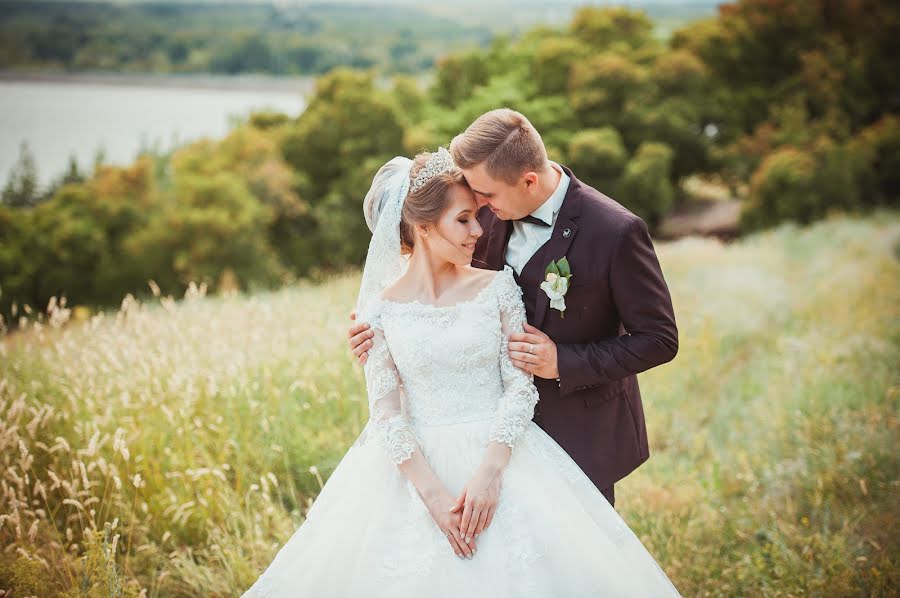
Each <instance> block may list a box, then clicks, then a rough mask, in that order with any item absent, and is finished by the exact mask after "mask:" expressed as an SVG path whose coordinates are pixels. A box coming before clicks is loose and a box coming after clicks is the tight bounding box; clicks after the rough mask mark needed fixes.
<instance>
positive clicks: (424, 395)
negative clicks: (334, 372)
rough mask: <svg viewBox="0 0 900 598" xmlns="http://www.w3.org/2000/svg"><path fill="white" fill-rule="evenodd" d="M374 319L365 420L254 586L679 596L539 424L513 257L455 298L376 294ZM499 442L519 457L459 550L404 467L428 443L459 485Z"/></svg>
mask: <svg viewBox="0 0 900 598" xmlns="http://www.w3.org/2000/svg"><path fill="white" fill-rule="evenodd" d="M369 322H370V323H371V324H372V327H373V329H374V330H375V333H376V336H375V339H374V340H375V343H374V346H373V348H372V350H371V351H370V355H369V359H368V361H367V363H366V366H365V371H366V382H367V389H368V393H369V405H370V418H369V421H368V423H367V424H366V426H365V428H364V429H363V430H362V432H361V433H360V435H359V438H357V440H356V442H355V443H354V444H353V445H352V446H351V447H350V449H349V450H348V451H347V453H346V455H345V456H344V457H343V459H342V460H341V462H340V463H339V464H338V466H337V468H336V469H335V470H334V472H333V473H332V475H331V477H330V478H329V479H328V481H327V482H326V483H325V485H324V487H323V488H322V490H321V492H320V494H319V496H318V498H317V499H316V500H315V502H314V503H313V505H312V507H311V508H310V511H309V513H308V515H307V519H306V520H305V521H304V522H303V524H302V525H300V527H299V528H297V530H296V531H295V533H294V534H293V535H292V536H291V537H290V538H289V539H288V540H287V542H286V543H285V544H284V545H283V546H282V547H281V549H280V550H279V551H278V552H277V554H276V555H275V557H274V559H273V560H272V561H271V563H270V564H269V566H268V567H267V568H266V569H265V571H264V572H263V573H262V575H261V576H260V577H259V578H258V579H257V581H256V582H255V583H254V584H253V585H252V587H250V588H249V590H247V592H246V593H245V594H244V596H245V597H246V598H263V597H268V598H276V597H277V598H287V597H292V598H293V597H297V596H347V597H355V596H367V597H368V596H376V597H385V598H387V597H390V598H404V597H410V598H411V597H419V596H424V595H428V596H438V597H441V596H447V597H448V598H449V597H451V596H452V597H454V598H456V597H458V596H460V595H467V596H477V597H481V596H490V597H497V598H503V597H514V596H515V597H519V596H521V597H528V598H532V597H560V598H562V597H565V598H569V597H578V596H584V597H587V596H592V597H593V596H653V597H657V596H677V595H678V592H677V590H676V589H675V587H674V586H673V585H672V583H671V582H670V581H669V579H668V577H667V576H666V575H665V573H664V572H663V570H662V569H661V568H660V567H659V565H658V564H657V563H656V561H655V560H654V559H653V557H652V556H651V555H650V553H649V552H648V551H647V550H646V549H645V548H644V546H643V545H642V544H641V542H640V540H639V539H638V538H637V537H636V536H635V535H634V533H633V532H632V531H631V530H630V528H629V527H628V526H627V525H626V524H625V522H624V521H623V519H622V518H621V517H620V516H619V515H618V514H617V513H616V511H615V510H614V509H613V508H612V507H611V506H610V505H609V503H608V502H607V501H606V499H605V498H604V497H603V495H602V494H601V493H600V492H599V491H598V490H597V489H596V488H595V487H594V485H593V484H592V483H591V481H590V480H589V479H588V478H587V476H586V475H585V474H584V473H583V472H582V471H581V469H580V468H579V467H578V466H577V465H576V464H575V462H574V461H572V459H571V458H570V457H569V456H568V455H567V454H566V453H565V451H563V449H562V448H561V447H560V446H559V445H558V444H557V443H556V441H554V440H553V439H552V438H550V436H548V435H547V434H546V433H545V432H544V431H543V430H542V429H541V428H540V427H538V426H537V425H536V424H535V423H534V422H533V421H531V419H532V416H533V413H534V407H535V404H536V402H537V400H538V395H537V390H536V389H535V387H534V384H533V383H532V380H531V378H530V376H529V375H527V374H526V373H524V372H522V371H521V370H519V369H517V368H515V367H514V366H513V365H512V362H511V361H510V359H509V355H508V341H507V337H508V335H509V334H510V333H511V332H512V331H521V330H522V327H523V324H524V322H525V308H524V305H523V303H522V299H521V289H519V287H518V285H517V284H516V282H515V279H514V278H513V274H512V269H511V268H509V267H507V268H506V269H505V270H503V271H501V272H498V273H497V274H495V275H494V276H493V278H492V279H491V280H490V282H489V283H488V284H487V285H486V286H484V287H483V288H482V289H481V290H480V291H479V292H478V294H477V295H476V296H474V297H473V298H472V299H469V300H467V301H463V302H461V303H457V304H455V305H451V306H434V305H429V304H425V303H421V302H418V301H413V302H406V303H400V302H394V301H388V300H384V299H382V298H380V297H379V300H378V301H377V302H376V303H375V304H374V306H373V308H372V311H371V313H370V319H369ZM489 442H503V443H505V444H507V445H509V446H510V447H512V456H511V457H510V461H509V464H508V465H507V467H506V469H505V470H504V472H503V481H502V487H501V494H500V501H499V504H498V507H497V511H496V513H495V516H494V519H493V521H492V523H491V525H490V526H489V527H488V529H486V530H485V531H484V533H483V534H481V536H479V538H478V540H477V545H478V552H477V554H476V555H475V557H474V558H472V559H471V560H468V559H460V558H458V557H457V556H456V554H455V553H454V551H453V549H452V548H451V547H450V544H449V542H448V541H447V539H446V537H445V536H444V535H443V533H442V532H441V530H440V529H439V528H438V527H437V525H436V524H435V523H434V521H433V520H432V519H431V516H430V515H429V513H428V511H427V508H426V507H425V504H424V503H423V502H422V500H421V498H420V497H419V494H418V492H417V491H416V489H415V487H414V486H413V485H412V484H411V483H410V482H408V481H407V480H406V479H405V478H404V477H403V475H402V474H401V473H400V470H399V469H398V468H397V464H399V463H402V462H403V461H404V460H406V459H408V458H409V457H410V456H411V455H412V454H413V453H414V452H415V451H421V452H422V454H423V455H424V457H425V458H426V460H427V461H428V463H429V465H430V466H431V468H432V469H433V470H434V472H435V473H436V474H437V476H438V477H439V478H440V479H441V480H442V482H443V483H444V484H445V485H446V486H447V487H448V489H449V490H450V491H451V492H453V493H454V494H458V493H459V491H460V490H461V489H462V487H463V486H464V485H465V484H466V482H468V480H469V477H470V476H471V474H472V473H473V472H474V471H475V469H476V468H477V466H478V464H479V463H480V462H481V459H482V457H483V455H484V450H485V448H486V446H487V444H488V443H489Z"/></svg>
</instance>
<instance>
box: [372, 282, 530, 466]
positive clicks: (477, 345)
mask: <svg viewBox="0 0 900 598" xmlns="http://www.w3.org/2000/svg"><path fill="white" fill-rule="evenodd" d="M369 323H370V324H371V325H372V329H373V331H374V332H375V335H374V338H373V346H372V349H371V350H370V351H369V358H368V360H367V361H366V365H365V372H366V386H367V391H368V396H369V426H370V430H373V431H374V433H375V436H376V437H377V438H378V441H379V443H380V444H381V445H382V446H383V447H384V449H385V451H386V452H387V454H388V456H389V458H390V459H391V461H392V462H393V463H395V464H398V465H399V464H400V463H402V462H403V461H405V460H406V459H409V458H410V457H411V456H412V454H413V453H414V452H415V451H416V450H417V448H418V445H417V443H416V435H415V429H416V428H417V427H418V426H435V425H445V424H453V423H460V422H468V421H475V420H480V419H485V420H487V419H490V420H491V428H490V437H489V440H490V441H495V442H501V443H504V444H506V445H508V446H510V447H513V448H514V447H515V443H516V441H517V440H518V439H519V437H520V436H521V435H522V434H523V432H524V430H525V427H526V425H527V423H528V422H529V421H530V420H531V418H532V416H533V415H534V407H535V405H536V404H537V400H538V393H537V389H536V388H535V386H534V384H533V382H532V376H531V375H530V374H527V373H526V372H523V371H522V370H519V369H518V368H516V367H515V366H513V364H512V361H511V360H510V358H509V353H508V343H509V341H508V335H509V334H510V333H512V332H521V331H522V330H523V328H524V324H525V306H524V304H523V303H522V290H521V289H520V288H519V286H518V285H517V284H516V282H515V279H514V278H513V274H512V268H510V267H508V266H507V267H506V268H505V269H504V270H503V271H501V272H498V273H497V274H496V275H495V276H494V278H493V279H491V281H490V282H489V283H488V284H487V285H486V286H484V287H483V288H482V289H481V290H480V291H479V293H478V294H477V295H476V296H475V297H473V298H472V299H469V300H467V301H462V302H460V303H457V304H454V305H450V306H435V305H430V304H426V303H421V302H419V301H413V302H403V303H401V302H394V301H389V300H386V299H379V301H378V303H377V305H376V307H375V309H374V310H373V312H372V314H371V316H370V320H369Z"/></svg>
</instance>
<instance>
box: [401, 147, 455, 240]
mask: <svg viewBox="0 0 900 598" xmlns="http://www.w3.org/2000/svg"><path fill="white" fill-rule="evenodd" d="M433 155H434V154H433V153H432V152H422V153H419V154H416V157H415V158H413V165H412V169H411V170H410V173H409V180H410V193H409V194H408V195H407V196H406V200H405V201H404V202H403V212H402V213H401V215H400V251H401V253H403V254H404V255H407V254H410V253H412V251H413V247H414V246H415V235H414V233H413V229H414V227H415V226H416V225H426V224H435V223H437V221H438V220H440V218H441V214H443V213H444V210H446V209H447V206H449V205H450V191H451V190H452V189H453V186H454V185H460V186H462V187H466V186H467V185H466V179H465V178H464V177H463V175H462V171H460V170H459V168H457V167H456V166H454V167H453V168H451V169H450V170H449V171H446V172H441V173H440V174H436V175H434V176H432V177H431V178H429V179H428V180H427V181H426V182H425V183H424V184H423V185H422V186H421V187H419V188H418V189H415V190H414V191H413V190H412V188H413V182H414V181H415V180H416V177H417V176H419V173H420V171H421V170H422V169H423V168H425V165H426V164H427V163H428V160H429V159H430V158H431V157H432V156H433Z"/></svg>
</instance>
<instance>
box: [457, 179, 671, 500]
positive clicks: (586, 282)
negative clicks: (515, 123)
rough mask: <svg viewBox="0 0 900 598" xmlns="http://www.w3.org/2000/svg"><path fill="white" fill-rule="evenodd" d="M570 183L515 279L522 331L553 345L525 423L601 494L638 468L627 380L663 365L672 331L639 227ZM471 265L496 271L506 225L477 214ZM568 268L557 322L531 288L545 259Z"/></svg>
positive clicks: (640, 416) (633, 392)
mask: <svg viewBox="0 0 900 598" xmlns="http://www.w3.org/2000/svg"><path fill="white" fill-rule="evenodd" d="M563 170H564V171H565V172H566V174H567V175H569V177H571V180H570V182H569V189H568V192H567V193H566V196H565V199H564V200H563V204H562V207H561V208H560V212H559V214H558V216H557V220H556V224H555V226H554V228H553V233H552V235H551V237H550V240H549V241H547V243H545V244H544V245H543V246H541V247H540V248H539V249H538V250H537V252H535V254H534V256H532V258H531V260H530V261H529V262H528V263H527V264H526V265H525V267H524V268H523V269H522V273H521V275H520V276H518V277H517V280H518V282H519V286H521V287H522V291H523V295H524V297H523V298H524V302H525V308H526V311H527V316H528V322H529V323H530V324H532V325H533V326H535V327H537V328H540V329H541V330H543V331H544V332H545V333H546V334H547V335H548V336H549V337H550V338H551V339H553V341H554V342H555V343H556V345H557V350H558V361H559V376H560V381H559V382H557V381H556V380H547V379H543V378H538V377H535V379H534V382H535V385H536V386H537V388H538V391H539V392H540V400H539V401H538V404H537V407H536V408H535V415H534V422H535V423H536V424H538V425H539V426H540V427H541V428H543V429H544V430H545V431H546V432H547V433H548V434H549V435H550V436H551V437H552V438H553V439H554V440H556V441H557V442H558V443H559V444H560V445H561V446H562V447H563V449H565V450H566V452H567V453H568V454H569V455H570V456H571V457H572V459H573V460H574V461H575V462H576V463H577V464H578V465H579V466H580V467H581V469H582V470H584V472H585V473H586V474H587V475H588V477H589V478H590V479H591V480H592V481H593V482H594V484H595V485H596V486H597V488H599V489H601V490H602V489H605V488H608V487H609V486H611V485H612V484H613V483H615V482H616V481H618V480H620V479H621V478H623V477H625V476H626V475H628V474H629V473H630V472H631V471H633V470H634V469H635V468H636V467H637V466H638V465H640V464H641V463H643V462H644V461H646V460H647V458H648V457H649V456H650V452H649V449H648V446H647V428H646V426H645V423H644V410H643V406H642V405H641V392H640V389H639V388H638V381H637V376H636V374H637V373H638V372H643V371H644V370H647V369H650V368H652V367H654V366H657V365H659V364H661V363H665V362H667V361H670V360H671V359H673V358H674V357H675V354H676V353H677V351H678V330H677V328H676V326H675V315H674V313H673V310H672V299H671V297H670V296H669V289H668V287H667V286H666V281H665V279H664V278H663V275H662V271H661V270H660V267H659V260H658V259H657V257H656V253H655V251H654V250H653V244H652V242H651V240H650V235H649V234H648V232H647V226H646V224H645V223H644V221H643V220H642V219H641V218H639V217H638V216H636V215H634V214H633V213H632V212H630V211H628V210H627V209H625V208H624V207H623V206H622V205H621V204H619V203H618V202H616V201H615V200H613V199H611V198H609V197H607V196H606V195H604V194H602V193H600V192H599V191H597V190H596V189H594V188H593V187H590V186H589V185H587V184H585V183H582V182H581V181H579V180H578V179H577V178H576V177H575V175H574V174H572V171H571V170H570V169H569V168H566V167H565V166H563ZM478 220H479V222H480V223H481V225H482V227H483V228H484V234H483V235H482V236H481V238H480V239H479V240H478V245H477V246H476V249H475V257H474V259H473V265H475V266H478V267H481V268H488V269H492V270H500V269H502V268H503V266H504V264H505V255H506V246H507V244H508V243H509V237H510V235H511V234H512V222H509V221H503V220H500V219H499V218H497V217H496V216H495V215H494V214H493V212H491V211H490V209H488V208H487V206H485V207H484V208H482V210H481V211H480V212H479V213H478ZM563 256H565V257H567V258H568V260H569V264H570V265H571V269H572V278H571V280H570V283H571V284H570V287H569V290H568V293H567V294H566V296H565V302H566V310H565V317H560V312H559V311H558V310H555V309H550V299H549V298H548V297H547V295H546V293H544V291H542V290H541V289H540V284H541V282H542V281H543V280H544V271H545V268H546V267H547V264H549V263H550V260H557V259H559V258H561V257H563Z"/></svg>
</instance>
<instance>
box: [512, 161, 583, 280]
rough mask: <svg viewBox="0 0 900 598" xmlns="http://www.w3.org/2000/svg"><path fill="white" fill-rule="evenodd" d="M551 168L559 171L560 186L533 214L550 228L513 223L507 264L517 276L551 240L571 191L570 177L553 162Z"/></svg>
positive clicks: (525, 223)
mask: <svg viewBox="0 0 900 598" xmlns="http://www.w3.org/2000/svg"><path fill="white" fill-rule="evenodd" d="M550 166H552V167H553V168H555V169H556V170H558V171H559V173H560V175H562V176H560V177H559V185H557V186H556V191H554V192H553V194H552V195H550V197H548V198H547V201H545V202H544V203H542V204H541V205H540V206H538V208H537V209H536V210H535V211H533V212H532V213H531V215H532V216H534V217H535V218H537V219H538V220H543V221H544V222H546V223H547V224H549V225H550V226H541V225H540V224H531V223H530V222H519V221H518V220H514V221H513V232H512V235H511V236H510V237H509V244H508V245H507V246H506V263H507V264H509V265H510V266H512V267H513V269H514V270H515V271H516V273H517V274H522V268H524V267H525V264H527V263H528V260H530V259H531V256H533V255H534V253H535V252H536V251H537V250H538V249H540V247H541V245H543V244H544V243H546V242H547V241H549V240H550V236H551V235H552V234H553V227H554V226H555V225H556V216H557V214H559V209H560V208H561V207H562V203H563V200H564V199H565V198H566V191H568V190H569V176H568V175H567V174H566V173H565V172H563V169H562V168H561V167H560V166H559V164H557V163H556V162H553V161H551V162H550Z"/></svg>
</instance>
